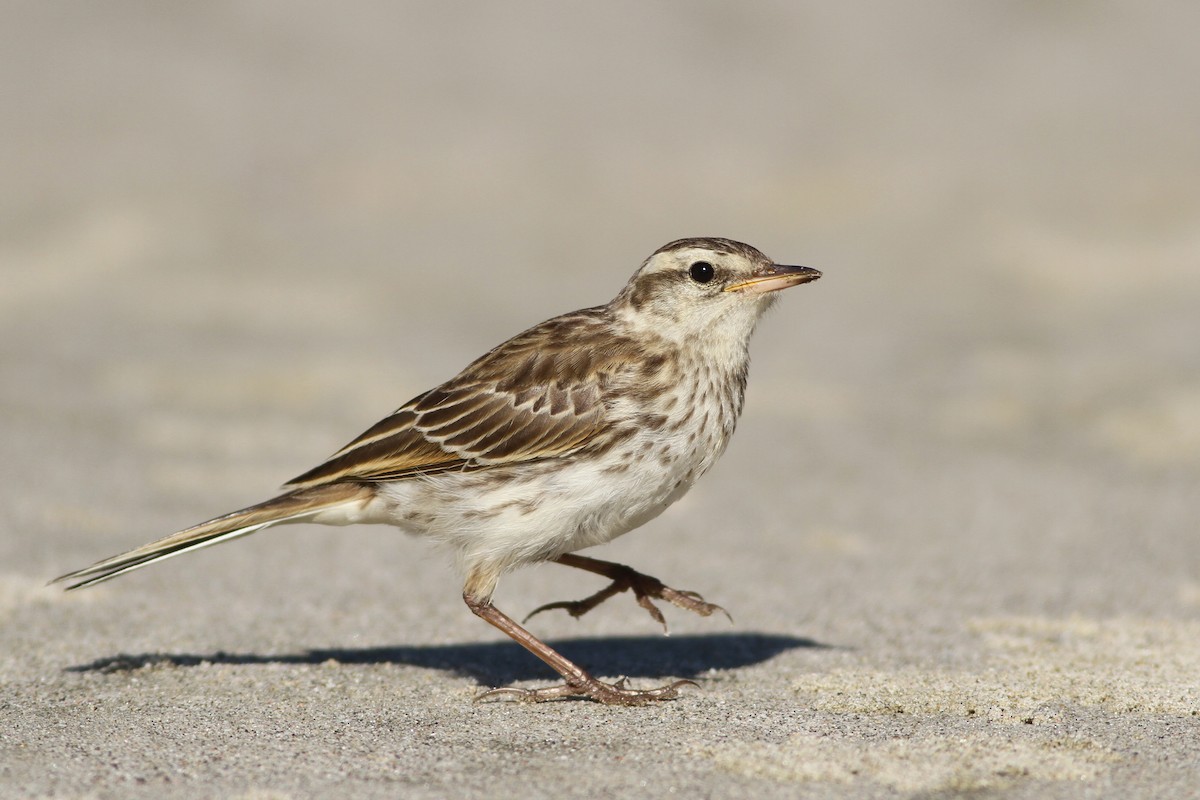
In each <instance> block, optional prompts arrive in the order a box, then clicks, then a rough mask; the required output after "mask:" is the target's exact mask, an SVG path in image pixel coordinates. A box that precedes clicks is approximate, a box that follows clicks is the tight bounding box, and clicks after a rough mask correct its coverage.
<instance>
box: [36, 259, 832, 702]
mask: <svg viewBox="0 0 1200 800" xmlns="http://www.w3.org/2000/svg"><path fill="white" fill-rule="evenodd" d="M820 275H821V273H820V272H818V271H817V270H815V269H811V268H809V267H789V266H782V265H780V264H775V263H773V262H772V261H771V260H770V259H769V258H767V257H766V256H764V255H763V254H762V253H760V252H759V251H758V250H756V249H755V248H753V247H751V246H749V245H746V244H742V243H740V242H735V241H731V240H729V239H715V238H695V239H680V240H678V241H675V242H671V243H670V244H667V245H664V246H663V247H661V248H659V249H658V250H657V251H656V252H655V253H654V254H653V255H651V256H650V257H649V258H648V259H646V261H645V262H644V263H643V264H642V266H641V267H640V268H639V269H638V270H637V272H636V273H634V275H633V277H632V278H631V279H630V281H629V283H628V284H627V285H626V286H625V288H624V289H622V290H621V292H620V294H618V295H617V296H616V297H615V298H613V300H612V301H611V302H609V303H607V304H605V305H602V306H597V307H595V308H588V309H584V310H582V311H575V312H573V313H570V314H564V315H563V316H561V317H555V318H554V319H551V320H547V321H546V322H543V323H542V324H540V325H537V326H535V327H533V328H530V329H529V330H527V331H525V332H524V333H521V334H518V335H517V336H515V337H513V338H512V339H509V340H508V341H507V342H504V343H503V344H501V345H499V346H498V347H496V348H494V349H493V350H491V351H490V352H488V353H486V354H485V355H483V356H482V357H480V358H478V359H476V360H475V361H474V362H473V363H471V364H470V365H469V366H468V367H467V368H466V369H464V370H463V371H462V372H461V373H459V374H458V375H457V376H456V377H454V378H451V379H450V380H449V381H447V382H446V383H443V384H442V385H441V386H438V387H437V388H435V389H431V390H429V391H427V392H425V393H424V394H420V395H418V396H417V397H415V398H413V399H412V400H410V401H409V402H408V403H405V404H404V405H403V406H401V407H400V408H399V409H398V410H397V411H396V412H395V413H393V414H391V415H390V416H388V417H386V418H384V419H383V420H381V421H380V422H378V423H377V424H375V425H374V426H372V427H371V428H369V429H368V430H367V431H366V432H365V433H363V434H362V435H361V436H359V437H358V438H357V439H355V440H354V441H352V442H351V443H350V444H348V445H346V446H345V447H343V448H342V449H341V450H339V451H338V452H336V453H334V454H333V455H332V456H331V457H330V458H329V459H328V460H326V461H325V462H324V463H322V464H321V465H319V466H317V467H315V468H314V469H311V470H309V471H308V472H306V473H304V474H303V475H301V476H299V477H298V478H295V479H294V480H292V481H290V482H288V483H287V484H285V485H284V487H283V488H284V489H285V491H284V493H283V494H281V495H279V496H278V497H275V498H272V499H270V500H267V501H266V502H263V503H259V504H257V505H253V506H250V507H249V508H245V509H242V510H241V511H234V512H232V513H230V514H225V515H224V516H220V517H217V518H215V519H211V520H209V521H208V522H203V523H200V524H199V525H196V526H194V527H191V528H188V529H186V530H182V531H180V532H178V533H175V534H173V535H171V536H168V537H166V538H165V539H161V540H159V541H156V542H152V543H150V544H147V545H143V546H142V547H139V548H137V549H135V550H131V551H129V552H128V553H125V554H123V555H118V556H114V557H112V558H108V559H105V560H104V561H100V562H98V563H97V564H94V565H92V566H90V567H87V568H85V569H81V570H77V571H75V572H71V573H68V574H66V575H63V576H61V577H60V578H56V579H55V580H56V581H77V582H76V583H74V584H72V585H71V586H69V587H68V588H69V589H77V588H80V587H83V586H90V585H92V584H96V583H100V582H101V581H106V580H108V579H110V578H115V577H116V576H118V575H122V574H124V573H126V572H129V571H130V570H135V569H139V568H141V567H144V566H146V565H147V564H151V563H153V562H155V561H161V560H162V559H165V558H170V557H172V556H177V555H179V554H181V553H186V552H189V551H191V550H197V549H199V548H202V547H208V546H209V545H214V544H217V543H219V542H225V541H229V540H230V539H236V538H238V537H240V536H245V535H247V534H250V533H254V532H255V531H257V530H260V529H262V528H266V527H269V526H272V525H279V524H283V523H293V522H317V523H322V524H326V525H348V524H352V523H386V524H389V525H394V526H396V527H398V528H401V529H402V530H404V531H407V532H409V533H412V534H416V535H419V536H424V537H427V538H429V539H431V540H433V541H435V542H437V543H439V544H441V545H443V546H445V547H447V548H448V549H449V550H450V551H451V552H452V553H453V554H454V555H455V557H456V559H457V562H458V565H459V567H460V569H461V571H462V573H463V575H464V578H465V579H464V586H463V600H464V601H466V604H467V607H468V608H470V609H471V611H472V612H474V613H475V614H476V615H477V616H479V617H481V618H483V619H484V620H486V621H487V622H489V623H491V624H492V625H494V626H495V627H497V628H499V629H500V630H502V631H504V633H506V634H507V635H508V636H510V637H512V638H513V639H514V640H515V641H516V642H517V643H519V644H520V645H521V646H522V647H524V648H526V649H527V650H529V651H530V652H531V653H533V654H534V655H535V656H537V657H538V658H540V659H541V660H542V661H544V662H545V663H546V664H548V665H549V666H550V667H552V668H553V669H554V670H555V671H556V672H558V673H559V674H560V675H561V676H562V677H563V680H564V683H563V684H562V685H559V686H551V687H547V688H539V689H519V688H502V689H492V690H490V691H488V692H484V693H483V694H481V695H480V696H479V697H480V698H495V697H509V698H515V699H520V700H530V701H540V700H551V699H556V698H564V697H587V698H591V699H593V700H596V701H599V702H601V703H612V704H619V705H640V704H644V703H649V702H653V701H656V700H669V699H673V698H675V697H676V696H677V695H678V691H679V688H680V687H681V686H684V685H687V684H690V683H692V682H691V681H687V680H680V681H676V682H674V683H672V684H670V685H667V686H661V687H659V688H655V689H633V688H630V687H628V686H626V685H625V682H624V680H623V679H622V680H620V681H617V682H615V683H605V682H603V681H600V680H598V679H596V678H595V677H593V676H592V675H591V674H589V673H588V672H587V671H585V670H584V669H583V668H582V667H579V666H577V665H575V664H574V663H572V662H571V661H569V660H567V659H566V658H565V657H563V656H562V655H561V654H560V653H558V652H557V651H555V650H554V649H552V648H551V647H550V646H549V645H547V644H546V643H545V642H543V641H541V640H540V639H538V638H537V637H535V636H534V635H533V634H532V633H530V632H529V631H528V630H526V629H525V628H524V627H522V626H521V625H519V624H518V623H517V622H516V621H514V620H513V619H511V618H510V617H508V616H507V615H505V614H504V613H503V612H501V611H500V610H499V609H498V608H496V607H495V606H494V605H492V595H493V593H494V591H495V589H496V584H497V582H498V580H499V579H500V576H501V575H503V574H504V573H506V572H508V571H510V570H513V569H515V568H517V567H521V566H524V565H527V564H534V563H537V562H541V561H554V562H557V563H559V564H563V565H565V566H568V567H576V568H578V569H582V570H586V571H588V572H592V573H595V574H598V575H600V576H603V577H605V578H608V579H609V580H611V581H612V583H611V585H609V586H608V587H607V588H605V589H603V590H601V591H600V592H598V593H596V594H594V595H592V596H591V597H588V598H586V599H584V600H579V601H574V602H565V603H552V604H550V605H547V606H542V607H541V608H539V609H536V610H535V611H534V612H533V613H534V614H536V613H538V612H539V611H545V610H548V609H552V608H557V609H565V610H566V611H568V612H569V613H571V614H572V615H574V616H577V617H578V616H580V615H582V614H585V613H587V612H588V611H590V610H591V609H592V608H594V607H595V606H596V605H598V604H599V603H601V602H603V601H604V600H606V599H607V598H609V597H611V596H613V595H615V594H618V593H620V592H622V591H624V590H631V591H632V592H633V594H634V596H635V598H636V600H637V602H638V604H639V605H641V606H642V608H644V609H645V610H646V611H648V612H649V613H650V615H651V616H652V617H654V619H655V620H657V621H659V622H660V623H662V622H663V616H662V613H661V612H660V611H659V609H658V608H657V607H656V606H655V605H654V602H653V601H654V600H661V601H666V602H670V603H673V604H674V605H677V606H679V607H681V608H684V609H687V610H689V611H693V612H696V613H698V614H701V615H703V616H708V615H710V614H712V613H713V612H715V611H723V609H721V608H720V607H719V606H716V605H714V604H712V603H707V602H705V601H704V599H703V598H702V597H701V596H700V595H698V594H696V593H694V592H685V591H678V590H675V589H671V588H670V587H668V586H665V585H663V584H662V583H661V582H660V581H658V580H657V579H655V578H652V577H650V576H648V575H643V574H642V573H639V572H636V571H634V570H633V569H631V568H629V567H626V566H624V565H621V564H614V563H611V562H607V561H599V560H597V559H594V558H588V557H585V556H581V555H577V554H576V551H577V550H581V549H583V548H587V547H593V546H595V545H599V544H604V543H605V542H608V541H611V540H612V539H614V538H616V537H617V536H620V535H621V534H623V533H626V532H628V531H631V530H633V529H634V528H637V527H638V526H639V525H642V524H643V523H645V522H646V521H648V520H650V519H652V518H654V517H656V516H658V515H659V514H660V513H662V511H663V509H665V508H666V507H667V506H669V505H671V503H673V502H675V501H676V500H678V499H679V498H680V497H682V496H683V494H684V493H685V492H687V490H688V489H690V488H691V486H692V484H693V483H695V481H696V479H697V478H699V477H700V476H701V475H703V474H704V473H705V472H706V471H707V470H708V469H709V468H710V467H711V466H712V465H713V463H714V462H715V461H716V460H717V459H718V458H719V457H720V455H721V453H722V452H723V451H724V450H725V446H726V445H727V444H728V443H729V437H730V436H732V435H733V429H734V426H735V425H736V423H737V419H738V416H739V415H740V414H741V411H742V400H743V395H744V393H745V388H746V374H747V369H748V366H749V350H748V348H749V343H750V336H751V334H752V333H753V332H754V328H755V325H756V324H757V322H758V320H759V318H760V317H761V316H762V314H763V312H764V311H766V310H767V308H768V307H770V306H771V305H772V303H773V302H774V300H775V299H776V297H777V294H776V293H777V292H778V290H780V289H785V288H787V287H789V286H795V285H797V284H801V283H807V282H808V281H812V280H815V279H816V278H818V277H820ZM530 616H532V614H531V615H530ZM527 619H528V618H527Z"/></svg>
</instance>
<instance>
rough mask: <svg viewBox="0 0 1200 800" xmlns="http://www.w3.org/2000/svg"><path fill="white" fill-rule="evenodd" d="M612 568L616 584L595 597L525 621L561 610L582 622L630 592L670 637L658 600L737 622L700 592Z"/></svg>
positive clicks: (539, 610)
mask: <svg viewBox="0 0 1200 800" xmlns="http://www.w3.org/2000/svg"><path fill="white" fill-rule="evenodd" d="M604 563H605V564H606V566H609V565H608V564H607V562H604ZM611 567H612V569H609V570H606V573H605V574H607V575H608V576H609V577H611V578H612V579H613V582H612V583H610V584H609V585H608V586H606V587H604V588H603V589H601V590H600V591H598V592H596V593H595V594H594V595H592V596H590V597H585V598H584V599H582V600H562V601H559V602H557V603H547V604H546V605H544V606H538V607H537V608H535V609H534V610H533V611H530V612H529V614H528V615H526V617H525V619H523V620H521V621H522V622H528V621H529V618H530V617H533V616H535V615H537V614H540V613H542V612H543V611H551V610H554V609H559V608H561V609H562V610H563V611H566V612H567V613H568V614H570V615H571V616H572V617H575V618H576V619H578V618H579V617H582V616H583V615H584V614H586V613H588V612H589V611H591V610H592V609H593V608H595V607H596V606H598V605H600V604H601V603H603V602H604V601H605V600H607V599H608V598H610V597H613V596H615V595H618V594H620V593H621V592H624V591H626V590H632V591H633V596H634V598H635V599H636V600H637V604H638V605H639V606H641V607H642V608H644V609H646V613H648V614H649V615H650V616H651V617H653V618H654V620H655V621H656V622H657V623H658V624H659V625H662V627H663V632H664V633H669V630H668V628H667V620H666V618H665V617H663V614H662V611H660V610H659V608H658V606H656V605H654V602H653V601H654V600H665V601H666V602H668V603H671V604H672V605H676V606H679V607H680V608H682V609H685V610H687V611H691V612H693V613H695V614H699V615H700V616H702V617H708V616H711V615H712V614H713V613H714V612H717V611H720V612H721V613H722V614H724V615H725V617H726V618H727V619H728V620H729V621H730V622H733V617H731V616H729V612H728V611H726V610H725V609H723V608H721V607H720V606H719V605H717V604H716V603H708V602H705V600H704V598H703V597H701V596H700V594H699V593H698V592H689V591H684V590H680V589H672V588H671V587H670V586H667V585H665V584H664V583H663V582H662V581H660V580H659V579H658V578H653V577H651V576H649V575H643V574H642V573H640V572H637V571H636V570H634V569H632V568H630V567H626V566H623V565H621V564H612V565H611Z"/></svg>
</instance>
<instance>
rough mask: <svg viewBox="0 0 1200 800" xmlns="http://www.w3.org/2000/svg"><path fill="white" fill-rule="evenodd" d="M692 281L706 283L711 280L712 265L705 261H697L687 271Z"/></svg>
mask: <svg viewBox="0 0 1200 800" xmlns="http://www.w3.org/2000/svg"><path fill="white" fill-rule="evenodd" d="M689 272H690V274H691V276H692V280H694V281H695V282H696V283H708V282H709V281H711V280H712V279H713V274H714V273H713V265H712V264H710V263H708V262H707V261H697V262H696V263H695V264H692V268H691V270H689Z"/></svg>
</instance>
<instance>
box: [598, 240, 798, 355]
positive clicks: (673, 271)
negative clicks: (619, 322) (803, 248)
mask: <svg viewBox="0 0 1200 800" xmlns="http://www.w3.org/2000/svg"><path fill="white" fill-rule="evenodd" d="M819 277H821V273H820V272H819V271H818V270H815V269H813V268H811V267H789V266H784V265H782V264H776V263H774V262H773V261H771V259H769V258H767V257H766V256H765V255H763V254H762V253H761V252H759V251H758V250H757V249H755V248H753V247H751V246H750V245H748V244H742V243H741V242H735V241H733V240H731V239H716V238H696V239H679V240H677V241H674V242H671V243H670V244H666V245H663V246H662V247H660V248H659V249H658V250H656V251H655V252H654V254H653V255H651V256H650V257H649V258H648V259H646V261H645V263H643V264H642V266H641V268H640V269H638V271H637V272H636V273H634V275H633V277H632V278H631V279H630V281H629V283H628V285H626V287H625V288H624V289H623V290H622V291H621V293H620V294H619V295H617V297H616V299H615V300H614V301H613V303H614V304H615V305H616V307H617V310H618V312H619V313H620V314H621V315H622V316H623V317H624V318H625V319H626V320H628V321H629V322H630V323H631V324H633V325H635V326H638V327H642V326H645V327H649V328H652V329H654V330H656V331H657V332H659V333H660V334H662V335H664V336H666V337H667V338H684V337H687V338H691V337H698V336H700V337H704V336H707V337H719V338H721V339H726V340H739V341H743V342H744V341H746V340H748V339H749V337H750V334H751V333H753V331H754V326H755V323H757V322H758V319H759V317H761V316H762V314H763V312H764V311H766V310H767V309H768V308H769V307H770V306H771V305H772V304H774V302H775V300H776V298H777V297H778V294H777V293H778V291H779V290H780V289H786V288H788V287H789V286H796V285H798V284H801V283H808V282H809V281H814V280H816V279H817V278H819Z"/></svg>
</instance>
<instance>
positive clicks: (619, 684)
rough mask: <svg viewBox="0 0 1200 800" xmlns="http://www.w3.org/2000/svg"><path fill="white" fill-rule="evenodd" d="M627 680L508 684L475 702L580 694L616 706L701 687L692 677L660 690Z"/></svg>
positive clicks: (530, 700)
mask: <svg viewBox="0 0 1200 800" xmlns="http://www.w3.org/2000/svg"><path fill="white" fill-rule="evenodd" d="M626 684H627V681H626V680H625V678H621V679H619V680H617V681H615V682H613V683H605V682H604V681H600V680H596V679H595V678H589V679H587V680H582V681H579V682H577V683H576V682H570V683H564V684H560V685H559V686H546V687H543V688H540V689H519V688H516V687H512V686H506V687H503V688H500V689H489V690H488V691H486V692H483V693H482V694H480V695H478V696H477V697H476V698H475V702H476V703H479V702H489V701H492V700H505V699H509V700H514V701H517V702H523V703H544V702H546V701H548V700H562V699H566V698H572V697H578V698H585V699H588V700H594V701H595V702H597V703H603V704H605V705H613V706H641V705H646V704H648V703H654V702H657V701H659V700H674V699H676V698H677V697H679V689H680V688H681V687H683V686H699V684H698V683H696V682H695V681H692V680H687V679H684V680H678V681H675V682H674V683H672V684H669V685H667V686H660V687H658V688H657V689H630V688H627V685H626Z"/></svg>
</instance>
